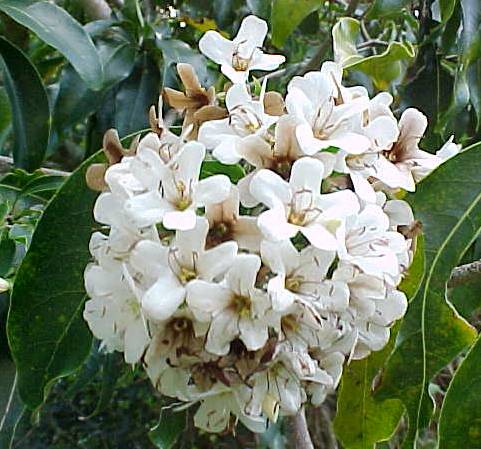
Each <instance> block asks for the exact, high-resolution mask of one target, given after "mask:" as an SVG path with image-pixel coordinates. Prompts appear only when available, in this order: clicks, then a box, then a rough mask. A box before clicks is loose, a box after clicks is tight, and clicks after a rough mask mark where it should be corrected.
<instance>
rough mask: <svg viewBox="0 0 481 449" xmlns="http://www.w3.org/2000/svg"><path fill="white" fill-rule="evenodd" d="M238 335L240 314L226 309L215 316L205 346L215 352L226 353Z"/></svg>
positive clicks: (218, 353)
mask: <svg viewBox="0 0 481 449" xmlns="http://www.w3.org/2000/svg"><path fill="white" fill-rule="evenodd" d="M238 336H239V327H238V316H237V315H236V313H235V312H234V311H233V310H230V309H225V310H224V311H223V312H222V313H219V314H218V315H216V316H215V317H214V318H213V320H212V322H211V325H210V329H209V333H208V334H207V342H206V345H205V347H206V349H207V350H208V351H209V352H212V353H213V354H217V355H226V354H227V353H228V352H229V349H230V343H231V341H232V340H234V339H235V338H237V337H238Z"/></svg>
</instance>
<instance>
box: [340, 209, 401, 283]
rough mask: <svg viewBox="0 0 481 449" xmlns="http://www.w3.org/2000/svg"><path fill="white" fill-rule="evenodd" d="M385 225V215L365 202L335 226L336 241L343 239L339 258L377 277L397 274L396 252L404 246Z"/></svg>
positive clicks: (386, 224) (388, 225)
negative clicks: (358, 210) (354, 212)
mask: <svg viewBox="0 0 481 449" xmlns="http://www.w3.org/2000/svg"><path fill="white" fill-rule="evenodd" d="M389 228H390V223H389V217H388V216H387V215H386V214H385V213H384V212H383V210H382V208H381V207H379V206H377V205H374V204H368V205H366V206H365V207H364V208H363V209H362V210H361V212H360V213H359V214H357V215H356V216H351V217H349V218H348V219H347V220H346V225H345V227H339V228H338V230H337V237H338V241H339V242H343V244H340V247H339V248H340V249H339V252H338V255H339V259H340V260H341V261H346V262H349V263H351V264H353V265H355V266H357V267H359V268H360V269H361V270H362V271H363V272H365V273H366V274H369V275H372V276H377V277H379V278H381V279H385V277H386V276H390V277H396V276H398V275H399V274H400V267H399V263H398V258H397V254H398V253H400V252H402V251H406V250H407V245H406V240H405V239H404V237H403V236H402V235H401V234H399V233H398V232H394V231H391V230H390V229H389Z"/></svg>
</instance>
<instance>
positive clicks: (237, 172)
mask: <svg viewBox="0 0 481 449" xmlns="http://www.w3.org/2000/svg"><path fill="white" fill-rule="evenodd" d="M220 174H222V175H227V176H228V177H229V178H230V180H231V182H233V183H234V184H237V183H238V182H239V180H240V179H241V178H243V177H244V176H245V175H246V174H245V171H244V169H243V168H242V166H241V165H239V164H232V165H226V164H222V163H221V162H219V161H204V162H202V167H201V171H200V178H201V179H204V178H207V177H208V176H212V175H220Z"/></svg>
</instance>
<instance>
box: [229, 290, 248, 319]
mask: <svg viewBox="0 0 481 449" xmlns="http://www.w3.org/2000/svg"><path fill="white" fill-rule="evenodd" d="M251 304H252V303H251V299H250V298H249V297H248V296H242V295H233V296H232V300H231V305H232V307H233V308H234V310H235V311H236V313H237V314H238V315H239V316H241V317H247V316H249V315H250V313H251Z"/></svg>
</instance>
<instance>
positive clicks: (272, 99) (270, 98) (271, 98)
mask: <svg viewBox="0 0 481 449" xmlns="http://www.w3.org/2000/svg"><path fill="white" fill-rule="evenodd" d="M285 109H286V108H285V104H284V99H283V98H282V95H281V94H280V93H279V92H273V91H272V92H266V94H265V95H264V110H265V112H266V114H269V115H277V116H279V115H283V114H284V113H285Z"/></svg>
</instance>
